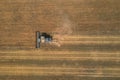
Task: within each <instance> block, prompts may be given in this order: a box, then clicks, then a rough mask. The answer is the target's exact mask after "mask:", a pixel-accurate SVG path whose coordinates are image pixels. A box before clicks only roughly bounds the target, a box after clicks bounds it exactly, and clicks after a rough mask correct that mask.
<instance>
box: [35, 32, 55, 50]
mask: <svg viewBox="0 0 120 80" xmlns="http://www.w3.org/2000/svg"><path fill="white" fill-rule="evenodd" d="M52 39H53V38H52V36H51V35H49V34H47V33H45V32H39V31H37V32H36V48H40V46H41V43H50V42H52Z"/></svg>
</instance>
